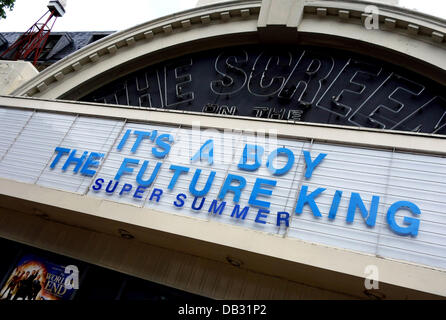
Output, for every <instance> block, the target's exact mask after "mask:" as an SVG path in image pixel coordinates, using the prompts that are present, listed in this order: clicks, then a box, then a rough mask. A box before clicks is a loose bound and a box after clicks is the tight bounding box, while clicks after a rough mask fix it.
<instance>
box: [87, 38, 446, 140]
mask: <svg viewBox="0 0 446 320" xmlns="http://www.w3.org/2000/svg"><path fill="white" fill-rule="evenodd" d="M82 100H83V101H92V102H101V103H111V104H119V105H129V106H138V107H147V108H150V107H156V108H165V109H175V110H188V111H197V112H205V113H216V114H229V115H241V116H250V117H256V118H270V119H280V120H291V121H305V122H316V123H327V124H340V125H350V126H361V127H369V128H380V129H394V130H404V131H414V132H424V133H436V134H446V99H445V96H444V89H443V88H442V87H440V86H439V85H438V84H436V83H434V82H432V81H430V80H429V79H426V78H423V77H422V76H420V75H417V74H414V73H411V72H408V71H407V70H404V69H401V68H400V67H397V66H393V65H388V64H386V63H384V62H381V61H378V60H376V59H371V58H368V57H362V56H357V55H353V54H352V53H349V52H342V51H336V50H333V49H326V48H312V47H303V46H283V47H280V46H274V47H272V46H243V47H233V48H225V49H219V50H213V51H207V52H201V53H196V54H192V55H189V56H184V57H182V58H178V59H175V60H170V61H166V62H163V63H160V64H156V65H153V66H150V67H147V68H145V69H142V70H139V71H137V72H135V73H132V74H130V75H128V76H125V77H123V78H121V79H118V80H115V81H113V82H111V83H110V84H107V85H105V86H103V87H102V88H99V89H97V90H95V91H94V92H92V93H90V94H89V95H87V96H85V97H84V98H83V99H82Z"/></svg>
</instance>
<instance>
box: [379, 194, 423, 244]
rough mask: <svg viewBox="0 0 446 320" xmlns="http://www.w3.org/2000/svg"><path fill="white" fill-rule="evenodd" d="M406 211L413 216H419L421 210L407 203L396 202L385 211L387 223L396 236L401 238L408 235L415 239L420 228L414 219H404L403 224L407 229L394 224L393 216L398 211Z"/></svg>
mask: <svg viewBox="0 0 446 320" xmlns="http://www.w3.org/2000/svg"><path fill="white" fill-rule="evenodd" d="M401 209H406V210H409V211H412V213H413V214H415V215H417V216H418V215H420V214H421V210H420V208H418V207H417V205H415V204H414V203H412V202H409V201H398V202H395V203H394V204H392V205H391V206H390V208H389V210H388V211H387V223H388V224H389V226H390V229H392V231H394V232H395V233H396V234H399V235H401V236H407V235H410V236H412V237H416V236H417V235H418V229H419V227H420V220H419V219H416V218H410V217H404V220H403V223H404V224H406V225H407V227H400V226H399V225H397V224H396V221H395V214H396V212H397V211H398V210H401Z"/></svg>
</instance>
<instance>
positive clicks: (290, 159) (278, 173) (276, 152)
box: [266, 148, 294, 176]
mask: <svg viewBox="0 0 446 320" xmlns="http://www.w3.org/2000/svg"><path fill="white" fill-rule="evenodd" d="M280 154H285V155H286V156H287V158H288V161H287V163H286V165H285V166H284V167H283V168H282V169H276V168H274V165H273V161H274V158H276V157H277V156H278V155H280ZM293 164H294V153H293V151H291V150H290V149H288V148H278V149H276V150H274V151H273V152H271V153H270V155H269V156H268V160H267V161H266V167H267V168H268V170H269V171H270V172H271V173H272V174H273V175H275V176H282V175H284V174H285V173H287V172H288V171H290V169H291V168H292V167H293Z"/></svg>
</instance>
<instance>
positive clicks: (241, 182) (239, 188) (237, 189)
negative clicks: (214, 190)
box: [217, 174, 246, 202]
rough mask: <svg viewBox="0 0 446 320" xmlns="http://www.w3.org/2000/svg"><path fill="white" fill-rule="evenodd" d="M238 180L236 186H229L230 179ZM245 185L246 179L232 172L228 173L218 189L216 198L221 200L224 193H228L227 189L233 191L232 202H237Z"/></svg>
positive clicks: (224, 195)
mask: <svg viewBox="0 0 446 320" xmlns="http://www.w3.org/2000/svg"><path fill="white" fill-rule="evenodd" d="M234 180H235V181H238V182H239V185H238V186H231V183H232V181H234ZM245 186H246V179H245V178H243V177H241V176H237V175H234V174H228V176H227V177H226V180H225V183H224V184H223V187H222V188H221V190H220V193H219V194H218V197H217V198H218V199H219V200H223V199H224V198H225V197H226V193H228V191H231V192H233V193H234V202H239V201H240V195H241V193H242V190H243V188H245Z"/></svg>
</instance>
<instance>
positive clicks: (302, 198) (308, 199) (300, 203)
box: [295, 186, 325, 218]
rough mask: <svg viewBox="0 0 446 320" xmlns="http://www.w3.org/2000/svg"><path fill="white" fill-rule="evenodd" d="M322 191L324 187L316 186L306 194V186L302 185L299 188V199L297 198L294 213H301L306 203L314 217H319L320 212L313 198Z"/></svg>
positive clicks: (320, 215)
mask: <svg viewBox="0 0 446 320" xmlns="http://www.w3.org/2000/svg"><path fill="white" fill-rule="evenodd" d="M324 191H325V188H317V189H316V190H314V191H313V192H312V193H310V194H309V195H307V192H308V186H302V188H301V189H300V194H299V199H298V200H297V204H296V210H295V213H297V214H301V213H302V211H303V209H304V205H305V204H308V205H309V206H310V208H311V211H312V212H313V215H314V216H315V217H319V218H320V217H322V214H321V212H320V211H319V208H318V206H317V204H316V202H315V201H314V198H316V197H318V196H319V195H320V194H321V193H322V192H324Z"/></svg>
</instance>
